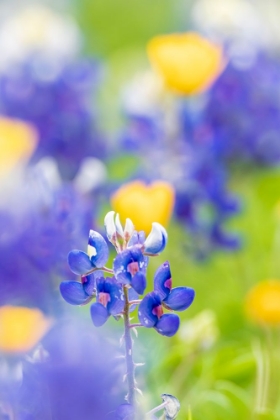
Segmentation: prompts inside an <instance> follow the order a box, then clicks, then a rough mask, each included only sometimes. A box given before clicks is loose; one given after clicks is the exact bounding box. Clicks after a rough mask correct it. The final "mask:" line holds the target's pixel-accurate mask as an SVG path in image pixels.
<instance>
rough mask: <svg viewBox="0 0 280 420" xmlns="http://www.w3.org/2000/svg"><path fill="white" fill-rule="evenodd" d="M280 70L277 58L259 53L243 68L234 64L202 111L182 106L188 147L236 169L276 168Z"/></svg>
mask: <svg viewBox="0 0 280 420" xmlns="http://www.w3.org/2000/svg"><path fill="white" fill-rule="evenodd" d="M279 66H280V60H279V57H278V56H273V55H272V54H271V55H268V54H267V53H261V52H259V54H258V56H257V57H256V58H255V60H253V62H252V63H251V64H250V65H247V66H246V67H245V68H243V67H238V66H237V65H236V64H235V63H234V61H230V62H229V64H228V65H227V67H226V69H225V70H224V72H223V73H222V74H221V76H220V77H219V78H218V79H217V80H216V82H215V83H214V85H213V86H212V88H211V89H210V90H209V92H208V94H207V95H206V96H205V103H204V105H203V106H202V107H200V108H199V109H194V108H192V109H191V107H190V106H188V103H187V102H185V103H184V104H183V107H182V119H183V127H184V128H183V130H184V137H185V141H186V142H191V143H192V144H194V145H195V146H196V147H203V148H205V149H207V150H208V151H209V153H211V154H213V156H215V157H216V158H217V159H219V160H220V161H221V162H227V163H231V164H233V165H238V164H240V163H242V162H243V163H246V164H248V163H249V164H255V165H258V164H262V165H275V164H278V163H279V162H280V144H279V141H278V137H279V132H280V124H279V118H278V114H279V110H280V104H279V99H278V98H279V91H280V77H279Z"/></svg>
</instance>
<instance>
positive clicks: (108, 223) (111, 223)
mask: <svg viewBox="0 0 280 420" xmlns="http://www.w3.org/2000/svg"><path fill="white" fill-rule="evenodd" d="M114 219H115V212H114V211H113V210H112V211H109V212H108V213H107V214H106V216H105V218H104V225H105V229H106V233H107V236H108V239H109V240H110V239H111V238H112V237H113V236H114V234H116V225H115V220H114Z"/></svg>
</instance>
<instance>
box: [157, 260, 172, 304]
mask: <svg viewBox="0 0 280 420" xmlns="http://www.w3.org/2000/svg"><path fill="white" fill-rule="evenodd" d="M171 289H172V278H171V272H170V265H169V262H168V261H165V262H164V263H163V264H162V265H161V266H160V267H159V268H158V269H157V271H156V274H155V277H154V290H155V291H156V292H158V294H159V295H160V297H161V298H162V299H165V298H166V297H167V296H168V295H169V293H170V290H171Z"/></svg>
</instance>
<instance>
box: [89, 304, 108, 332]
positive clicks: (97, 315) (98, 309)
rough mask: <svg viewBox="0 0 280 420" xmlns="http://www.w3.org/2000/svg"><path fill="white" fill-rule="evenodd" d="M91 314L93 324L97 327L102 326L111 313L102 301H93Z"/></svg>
mask: <svg viewBox="0 0 280 420" xmlns="http://www.w3.org/2000/svg"><path fill="white" fill-rule="evenodd" d="M90 315H91V319H92V322H93V324H94V325H95V326H96V327H101V326H102V325H103V324H105V322H106V321H107V319H108V318H109V313H108V311H107V309H106V308H105V306H103V305H101V303H98V302H96V303H93V304H92V305H91V307H90Z"/></svg>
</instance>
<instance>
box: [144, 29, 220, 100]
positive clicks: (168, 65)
mask: <svg viewBox="0 0 280 420" xmlns="http://www.w3.org/2000/svg"><path fill="white" fill-rule="evenodd" d="M147 51H148V56H149V59H150V62H151V64H152V66H153V68H154V69H155V71H156V72H157V73H159V75H161V77H162V78H163V79H164V82H165V85H166V87H167V88H169V89H171V90H173V91H175V92H176V93H179V94H183V95H192V94H196V93H199V92H201V91H203V90H205V89H207V88H208V87H209V86H210V85H211V84H212V83H213V82H214V80H215V79H216V78H217V77H218V76H219V74H220V73H221V72H222V70H223V69H224V67H225V60H224V58H223V51H222V48H221V47H220V46H219V45H216V44H214V43H212V42H210V41H208V40H207V39H206V38H203V37H202V36H200V35H199V34H197V33H195V32H187V33H182V34H179V33H178V34H170V35H161V36H156V37H155V38H153V39H152V40H151V41H150V42H149V43H148V46H147Z"/></svg>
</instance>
